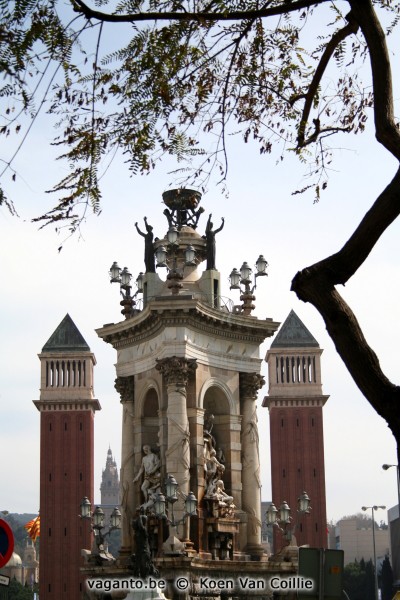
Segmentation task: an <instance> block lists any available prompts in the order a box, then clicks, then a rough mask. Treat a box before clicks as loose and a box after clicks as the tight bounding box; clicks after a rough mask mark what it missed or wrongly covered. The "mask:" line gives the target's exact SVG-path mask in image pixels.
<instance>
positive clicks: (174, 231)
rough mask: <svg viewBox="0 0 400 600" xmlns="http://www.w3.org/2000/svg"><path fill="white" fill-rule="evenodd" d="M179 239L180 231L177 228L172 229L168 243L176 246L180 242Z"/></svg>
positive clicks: (168, 234)
mask: <svg viewBox="0 0 400 600" xmlns="http://www.w3.org/2000/svg"><path fill="white" fill-rule="evenodd" d="M178 237H179V231H178V230H177V228H176V227H170V228H169V229H168V233H167V240H168V243H169V244H171V245H174V244H176V242H177V240H178Z"/></svg>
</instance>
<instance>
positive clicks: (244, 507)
mask: <svg viewBox="0 0 400 600" xmlns="http://www.w3.org/2000/svg"><path fill="white" fill-rule="evenodd" d="M200 199H201V195H200V194H199V193H198V192H196V191H193V190H185V189H182V190H171V191H169V192H166V193H164V194H163V200H164V203H165V205H166V208H165V210H164V214H165V216H166V218H167V224H166V227H167V233H166V235H165V237H164V238H162V239H158V238H154V241H151V240H150V236H149V235H148V236H147V237H145V243H146V244H147V246H146V267H148V268H147V270H146V272H145V273H144V275H143V287H142V288H141V289H142V293H143V308H142V309H141V310H136V309H134V310H132V312H131V314H130V316H129V318H126V319H125V320H124V321H122V322H119V323H115V324H109V325H106V326H104V327H102V328H100V329H98V330H97V333H98V335H99V336H100V337H101V338H102V339H103V340H104V341H105V342H107V343H109V344H112V346H113V347H114V348H115V349H116V351H117V364H116V370H117V380H116V389H117V390H118V392H119V393H120V395H121V402H122V406H123V423H122V457H121V463H122V469H121V489H122V511H123V533H122V540H123V542H122V544H123V547H122V550H121V558H120V564H121V565H123V564H124V560H125V559H126V561H128V559H129V557H131V555H132V554H133V555H135V552H136V551H137V549H136V548H135V535H134V529H133V527H132V521H133V520H134V517H135V515H137V514H139V513H138V512H137V511H138V510H139V511H140V510H141V511H142V512H141V514H142V515H143V514H145V515H146V520H144V519H142V520H141V524H142V522H144V521H146V528H147V532H148V536H149V537H148V543H149V547H150V548H151V552H152V560H153V561H154V563H155V565H156V566H157V569H159V571H160V573H161V576H162V577H165V578H166V579H167V580H168V581H171V582H172V581H173V580H174V578H176V576H177V574H178V573H180V574H181V573H184V574H185V575H187V577H188V579H189V580H190V582H191V585H190V587H189V589H188V591H187V594H186V597H191V598H195V597H197V595H196V585H197V584H196V582H197V581H198V578H199V577H200V576H201V575H202V574H210V572H213V573H214V575H215V577H225V576H226V575H227V574H230V575H231V576H233V575H235V574H236V575H237V574H238V572H241V573H247V574H248V576H250V577H251V576H252V574H253V576H254V575H255V574H257V576H260V575H261V574H262V573H264V574H266V573H268V572H269V570H271V569H272V570H275V572H278V571H279V568H280V567H279V565H278V564H276V563H274V564H273V565H271V564H269V563H268V562H267V557H266V555H265V554H263V547H262V545H261V514H260V511H261V496H260V488H261V486H260V460H259V448H258V429H257V411H256V398H257V392H258V390H259V389H260V388H261V387H262V385H263V378H262V377H261V375H260V367H261V359H260V356H259V348H260V345H261V343H262V342H263V341H264V340H265V339H266V338H267V337H269V336H272V335H273V334H274V332H275V331H276V329H277V327H278V323H276V322H274V321H273V320H272V319H270V318H266V319H259V318H256V317H254V316H252V315H249V314H247V312H244V311H243V310H241V309H240V307H234V306H233V304H232V305H229V304H228V303H226V302H224V301H223V300H222V299H221V295H220V274H219V272H218V271H217V270H216V268H215V262H216V259H215V255H216V248H215V243H216V239H215V234H216V233H218V232H220V231H221V229H222V226H223V224H224V220H223V219H222V218H216V219H215V221H216V222H217V223H218V224H220V223H221V225H220V226H219V227H218V228H217V229H216V230H213V225H212V223H211V219H210V218H209V219H208V222H207V225H206V229H205V233H204V235H202V234H201V233H199V232H198V229H200V225H201V222H200V217H201V214H202V213H203V212H204V210H203V209H202V208H199V203H200ZM210 217H211V215H210ZM145 224H146V226H148V224H147V219H145ZM139 233H140V234H141V235H143V233H141V232H139ZM152 233H153V232H152V231H151V235H152ZM222 236H223V234H222V233H220V234H219V236H218V239H222ZM149 240H150V241H149ZM149 243H151V244H152V247H153V251H154V255H155V257H156V262H157V266H167V269H168V276H167V279H166V280H163V279H162V278H161V277H160V276H159V275H158V273H157V272H153V271H154V270H153V269H152V264H153V263H152V261H151V260H150V251H149ZM203 262H205V263H206V264H205V268H204V267H203V270H201V265H202V263H203ZM149 457H150V458H149ZM167 476H170V477H173V478H174V480H176V482H177V484H178V494H177V499H176V502H175V505H174V507H173V510H174V516H173V526H172V525H171V518H169V521H166V520H165V519H164V520H160V519H158V518H157V517H156V514H155V513H156V510H155V509H156V506H155V504H156V503H157V501H158V500H160V499H161V498H164V499H165V496H164V495H165V488H164V482H165V480H166V478H167ZM161 492H162V494H161ZM190 492H192V493H193V494H194V496H195V497H196V498H197V501H198V509H197V514H196V515H195V516H191V517H190V518H185V509H184V502H185V499H187V497H188V495H189V494H190ZM168 523H169V524H170V526H168ZM175 524H177V525H176V526H175ZM171 540H172V542H171V544H172V546H173V547H174V540H176V543H177V547H179V551H176V552H175V554H174V553H173V550H174V548H172V552H171V547H170V546H171V544H168V543H166V542H167V541H171ZM175 550H176V548H175ZM126 564H128V562H127V563H126ZM285 568H287V570H289V571H290V569H292V571H293V566H292V567H290V566H289V565H287V567H285ZM210 570H211V571H210ZM171 589H172V588H171ZM171 594H172V595H171ZM175 594H176V592H174V591H172V592H171V590H170V591H169V594H168V593H166V596H167V597H175ZM245 596H246V594H245V595H244V596H243V597H245ZM177 597H178V596H177ZM179 597H181V595H179ZM265 597H267V595H266V596H265ZM268 597H269V596H268Z"/></svg>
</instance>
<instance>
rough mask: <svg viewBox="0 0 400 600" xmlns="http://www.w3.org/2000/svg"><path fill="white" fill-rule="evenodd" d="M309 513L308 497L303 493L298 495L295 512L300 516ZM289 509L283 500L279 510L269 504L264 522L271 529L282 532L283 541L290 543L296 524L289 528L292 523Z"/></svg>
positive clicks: (272, 504)
mask: <svg viewBox="0 0 400 600" xmlns="http://www.w3.org/2000/svg"><path fill="white" fill-rule="evenodd" d="M310 511H311V506H310V498H309V497H308V494H307V492H303V493H302V494H300V496H299V498H298V499H297V512H298V513H300V514H309V513H310ZM290 513H291V509H290V507H289V505H288V503H287V502H286V500H284V501H283V502H282V504H281V505H280V507H279V510H278V509H277V508H276V506H275V504H274V503H273V502H271V504H270V505H269V507H268V509H267V511H266V512H265V522H266V524H267V525H268V526H271V527H273V526H274V525H275V526H276V527H278V529H280V531H282V532H283V534H284V537H285V539H286V540H287V541H288V542H290V541H291V539H292V537H293V535H294V532H295V529H296V523H293V524H292V527H289V526H290V525H291V523H292V522H293V518H292V517H291V515H290Z"/></svg>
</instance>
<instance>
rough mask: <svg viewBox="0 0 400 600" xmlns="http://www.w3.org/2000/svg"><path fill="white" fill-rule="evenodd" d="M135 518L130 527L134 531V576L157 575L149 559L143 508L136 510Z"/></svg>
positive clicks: (142, 577)
mask: <svg viewBox="0 0 400 600" xmlns="http://www.w3.org/2000/svg"><path fill="white" fill-rule="evenodd" d="M136 514H137V516H136V518H135V519H133V521H132V528H133V531H134V533H135V551H136V554H135V558H134V560H133V572H134V575H135V577H140V578H141V579H147V577H149V575H153V576H154V577H159V572H158V571H157V569H156V568H155V566H154V565H153V561H152V560H151V550H150V544H149V534H148V531H147V517H146V515H145V514H144V509H143V508H140V509H138V510H137V511H136Z"/></svg>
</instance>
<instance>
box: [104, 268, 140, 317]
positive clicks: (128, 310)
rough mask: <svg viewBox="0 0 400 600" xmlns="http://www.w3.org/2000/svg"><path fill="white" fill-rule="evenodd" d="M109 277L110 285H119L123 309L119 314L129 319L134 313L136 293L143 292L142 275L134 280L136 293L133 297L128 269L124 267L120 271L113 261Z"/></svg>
mask: <svg viewBox="0 0 400 600" xmlns="http://www.w3.org/2000/svg"><path fill="white" fill-rule="evenodd" d="M109 275H110V283H119V284H120V291H121V296H122V300H121V302H120V304H121V306H122V307H123V309H122V310H121V313H122V314H123V315H124V317H125V319H130V318H131V317H133V315H134V314H135V312H136V311H135V308H134V307H135V304H136V302H135V296H136V295H137V294H138V293H142V292H143V273H139V275H138V277H137V279H136V285H137V291H136V293H135V294H134V295H133V296H132V295H131V291H132V286H131V280H132V274H131V273H130V272H129V270H128V267H124V268H123V269H121V268H120V267H119V266H118V263H117V262H116V261H114V262H113V264H112V265H111V268H110V271H109Z"/></svg>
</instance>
